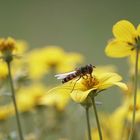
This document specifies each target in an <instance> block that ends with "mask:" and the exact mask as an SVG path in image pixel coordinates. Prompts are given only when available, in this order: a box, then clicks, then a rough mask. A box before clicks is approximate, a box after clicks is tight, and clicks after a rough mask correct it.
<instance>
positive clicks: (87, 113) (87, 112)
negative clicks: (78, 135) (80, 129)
mask: <svg viewBox="0 0 140 140" xmlns="http://www.w3.org/2000/svg"><path fill="white" fill-rule="evenodd" d="M85 110H86V119H87V129H88V139H89V140H92V139H91V130H90V121H89V107H85Z"/></svg>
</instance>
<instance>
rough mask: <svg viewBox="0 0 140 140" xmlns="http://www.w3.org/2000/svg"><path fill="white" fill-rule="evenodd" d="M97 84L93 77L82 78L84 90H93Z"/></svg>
mask: <svg viewBox="0 0 140 140" xmlns="http://www.w3.org/2000/svg"><path fill="white" fill-rule="evenodd" d="M98 83H99V81H98V80H97V78H96V77H95V76H91V75H86V76H84V77H82V84H83V85H84V87H85V90H89V89H91V88H94V87H95V86H96V85H97V84H98Z"/></svg>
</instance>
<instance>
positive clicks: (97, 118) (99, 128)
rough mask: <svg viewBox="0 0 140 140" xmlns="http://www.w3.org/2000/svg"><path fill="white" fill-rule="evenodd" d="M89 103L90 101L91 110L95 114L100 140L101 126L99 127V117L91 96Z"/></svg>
mask: <svg viewBox="0 0 140 140" xmlns="http://www.w3.org/2000/svg"><path fill="white" fill-rule="evenodd" d="M91 101H92V105H93V109H94V113H95V118H96V122H97V128H98V133H99V138H100V140H102V131H101V126H100V122H99V117H98V113H97V108H96V104H95V99H94V96H91Z"/></svg>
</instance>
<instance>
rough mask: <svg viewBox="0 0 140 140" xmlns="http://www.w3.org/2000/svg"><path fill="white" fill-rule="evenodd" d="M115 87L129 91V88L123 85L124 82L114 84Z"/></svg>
mask: <svg viewBox="0 0 140 140" xmlns="http://www.w3.org/2000/svg"><path fill="white" fill-rule="evenodd" d="M114 84H115V85H117V86H118V87H120V88H121V89H123V90H128V87H127V85H126V84H125V83H122V82H116V83H114Z"/></svg>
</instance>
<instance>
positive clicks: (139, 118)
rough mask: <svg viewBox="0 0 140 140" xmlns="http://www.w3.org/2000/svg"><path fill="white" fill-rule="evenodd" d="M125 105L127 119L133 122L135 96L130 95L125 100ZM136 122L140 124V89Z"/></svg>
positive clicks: (139, 91)
mask: <svg viewBox="0 0 140 140" xmlns="http://www.w3.org/2000/svg"><path fill="white" fill-rule="evenodd" d="M124 104H127V108H126V109H127V111H128V115H127V119H128V120H129V121H131V120H132V114H133V95H129V97H126V98H125V100H124ZM136 122H140V89H139V90H138V92H137V104H136Z"/></svg>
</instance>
